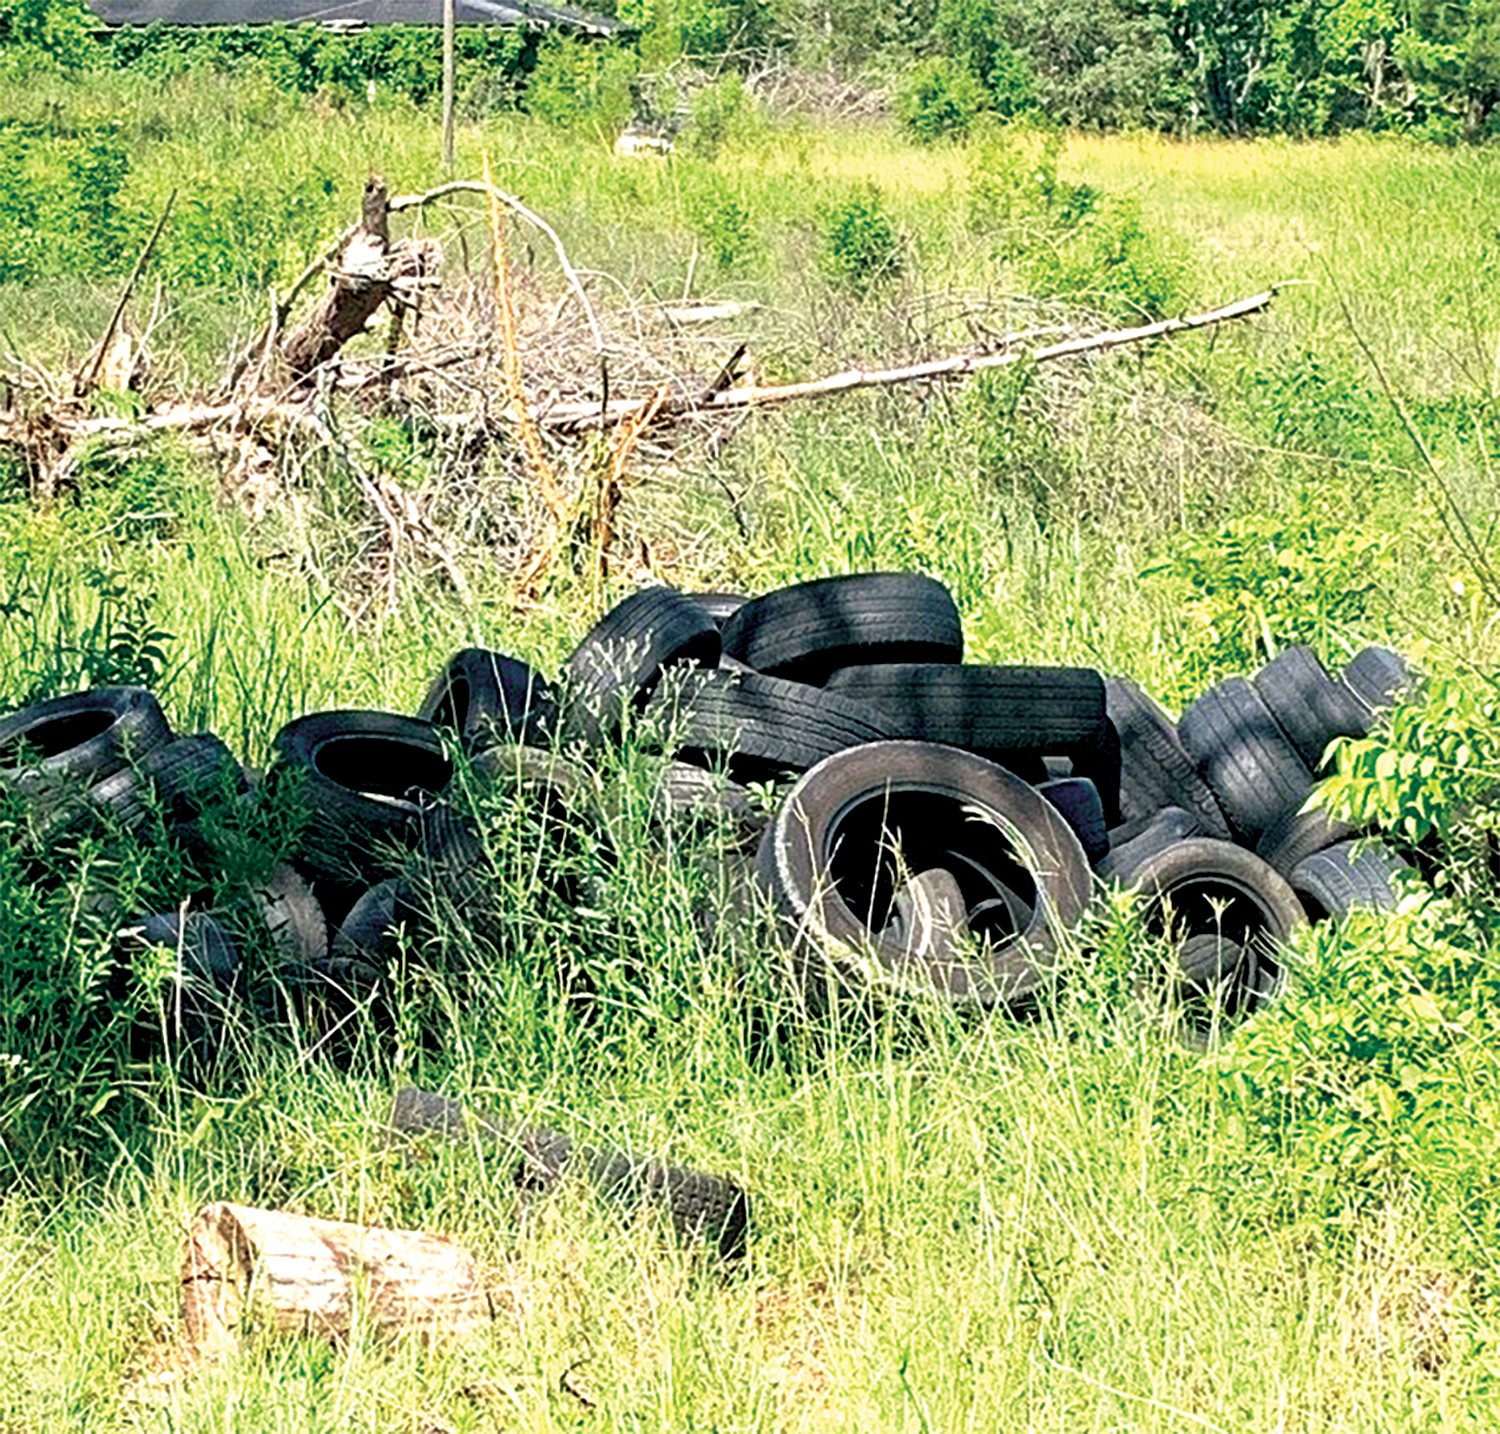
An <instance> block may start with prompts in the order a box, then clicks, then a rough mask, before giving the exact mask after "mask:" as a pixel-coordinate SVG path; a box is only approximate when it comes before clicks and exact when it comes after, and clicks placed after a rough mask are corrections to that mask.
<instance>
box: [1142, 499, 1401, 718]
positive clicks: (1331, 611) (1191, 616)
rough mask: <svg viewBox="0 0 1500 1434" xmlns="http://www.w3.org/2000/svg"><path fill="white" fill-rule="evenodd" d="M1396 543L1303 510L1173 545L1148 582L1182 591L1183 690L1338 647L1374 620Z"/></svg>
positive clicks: (1379, 532) (1380, 532)
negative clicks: (1163, 580)
mask: <svg viewBox="0 0 1500 1434" xmlns="http://www.w3.org/2000/svg"><path fill="white" fill-rule="evenodd" d="M1395 541H1396V540H1395V536H1394V535H1393V534H1391V533H1389V532H1387V531H1386V530H1385V529H1384V528H1366V527H1362V526H1359V525H1356V524H1350V523H1348V522H1347V521H1342V520H1340V519H1339V518H1338V517H1336V516H1332V515H1329V516H1318V515H1316V514H1315V513H1314V512H1313V511H1311V510H1309V509H1307V508H1301V509H1300V510H1299V511H1298V512H1297V513H1296V514H1295V516H1292V517H1289V518H1283V517H1279V516H1277V515H1274V514H1265V515H1256V516H1254V517H1244V518H1235V519H1232V520H1231V521H1229V522H1227V523H1225V524H1224V525H1223V526H1221V527H1220V528H1218V529H1217V530H1213V531H1209V532H1193V531H1191V530H1189V531H1185V532H1182V533H1180V534H1179V535H1177V536H1176V537H1175V538H1174V539H1173V540H1172V542H1171V545H1170V548H1169V551H1168V554H1167V557H1166V559H1165V561H1163V562H1161V563H1159V564H1158V565H1156V566H1155V567H1153V568H1150V569H1148V570H1147V574H1148V576H1149V575H1152V574H1160V575H1165V576H1166V577H1167V578H1168V580H1169V581H1171V582H1173V583H1174V584H1176V585H1177V591H1178V594H1179V596H1178V598H1177V604H1176V605H1177V606H1178V609H1179V611H1181V612H1182V613H1183V615H1184V617H1185V618H1186V620H1187V623H1188V625H1189V628H1190V630H1191V633H1192V634H1193V635H1192V637H1191V638H1190V642H1191V646H1189V647H1188V648H1187V650H1185V651H1184V652H1183V654H1182V663H1181V671H1182V673H1183V681H1184V683H1185V685H1186V690H1188V691H1196V690H1198V689H1200V688H1201V687H1202V686H1203V685H1204V684H1205V683H1207V682H1210V681H1212V680H1214V679H1216V678H1218V677H1221V676H1225V675H1229V674H1234V673H1242V672H1246V671H1248V670H1250V669H1251V668H1253V667H1258V666H1259V665H1260V664H1261V663H1263V662H1265V661H1267V660H1268V659H1269V658H1271V657H1273V656H1274V655H1275V654H1276V653H1277V652H1278V651H1279V650H1280V649H1281V648H1283V647H1288V646H1292V645H1294V644H1296V643H1309V644H1311V645H1312V646H1313V647H1316V648H1319V649H1321V650H1323V651H1325V652H1326V651H1328V650H1329V649H1330V648H1331V647H1334V646H1335V638H1336V636H1338V635H1341V634H1342V633H1344V632H1346V631H1349V630H1350V629H1357V628H1359V627H1361V626H1362V625H1364V624H1366V622H1367V620H1368V619H1369V618H1371V617H1372V615H1373V614H1374V610H1375V608H1376V606H1377V604H1378V602H1379V583H1380V578H1381V576H1382V574H1383V572H1384V571H1385V568H1386V565H1387V562H1388V560H1389V558H1390V556H1391V554H1392V551H1393V549H1394V547H1395Z"/></svg>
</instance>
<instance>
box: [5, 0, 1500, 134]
mask: <svg viewBox="0 0 1500 1434" xmlns="http://www.w3.org/2000/svg"><path fill="white" fill-rule="evenodd" d="M589 8H591V9H593V10H594V11H596V12H601V13H604V14H608V15H611V16H613V17H614V18H616V19H617V20H618V21H619V22H620V25H621V30H620V33H619V34H618V35H617V36H616V37H615V38H613V39H611V40H609V41H607V42H599V41H592V40H582V39H577V38H569V37H566V36H561V35H557V34H547V35H541V34H539V33H531V34H524V35H523V34H521V33H520V32H516V31H498V30H497V31H479V30H477V29H473V28H470V27H465V29H464V30H463V31H461V40H462V44H461V47H460V61H461V64H462V65H464V66H465V68H466V70H467V71H468V72H469V74H468V79H469V81H470V88H471V89H473V88H474V87H475V86H476V85H477V86H478V89H479V91H480V92H482V93H483V95H485V96H486V97H487V101H488V102H489V103H491V104H496V103H499V104H507V105H517V106H520V107H522V108H526V107H528V96H527V91H528V88H529V82H530V81H531V79H532V78H533V76H535V77H536V78H537V79H539V80H541V81H542V82H543V83H542V84H541V85H539V86H538V88H537V90H536V93H537V94H539V95H540V94H545V95H547V96H548V101H547V102H548V104H550V105H551V106H552V108H554V109H555V108H556V105H557V95H556V93H555V92H556V90H557V88H558V85H559V83H560V84H561V86H562V88H563V89H564V90H567V89H570V88H571V89H576V90H578V91H579V95H578V100H579V104H578V105H575V106H574V107H573V108H574V109H579V108H582V109H584V110H586V109H587V108H588V104H587V100H588V93H589V91H590V88H591V87H592V88H593V89H595V90H597V89H599V88H600V78H599V77H600V76H601V75H602V76H605V77H612V78H613V79H614V80H615V81H619V80H620V78H621V77H625V78H626V79H627V80H628V79H629V77H630V76H632V75H634V74H647V73H651V72H653V71H657V72H659V71H660V70H662V69H663V68H667V67H670V66H672V65H674V64H676V63H677V62H679V61H686V62H688V63H690V64H696V65H699V66H702V67H706V68H708V69H710V70H716V71H739V72H747V71H752V70H754V69H756V68H758V67H763V66H764V65H766V64H768V63H777V62H789V63H793V64H800V65H804V66H810V67H818V68H832V69H834V70H836V71H838V72H840V73H841V74H842V75H844V76H845V77H848V78H859V77H863V78H867V79H869V80H871V81H873V82H877V83H879V82H889V83H890V84H891V87H892V89H893V91H894V92H895V94H896V102H897V109H898V113H899V114H900V115H901V117H902V118H903V120H904V121H905V122H906V123H907V125H908V128H910V129H911V130H912V132H913V133H914V134H916V135H917V136H918V137H921V138H938V137H942V136H948V135H955V134H960V133H962V132H963V131H964V130H965V129H966V128H967V127H968V126H969V125H970V124H971V123H972V122H973V121H974V119H975V118H977V117H978V116H979V115H980V114H983V113H985V112H986V111H994V112H997V113H999V114H1001V115H1017V114H1024V113H1028V112H1034V113H1038V114H1044V115H1046V116H1049V117H1050V118H1052V119H1054V120H1056V121H1059V122H1061V123H1063V124H1066V125H1070V126H1077V127H1094V128H1101V129H1152V130H1160V131H1166V132H1171V133H1181V134H1190V133H1200V132H1209V133H1219V134H1228V135H1253V134H1291V135H1326V134H1335V133H1338V132H1340V131H1344V130H1349V129H1366V130H1400V131H1404V132H1408V133H1417V134H1420V135H1425V136H1427V137H1430V138H1433V139H1438V140H1444V141H1449V142H1452V141H1458V140H1468V141H1479V140H1484V139H1487V138H1491V137H1494V136H1495V135H1497V134H1500V0H906V3H903V4H901V5H892V4H890V3H888V0H593V3H592V5H591V6H590V7H589ZM398 32H401V33H398ZM432 41H433V36H432V33H431V32H430V31H429V30H413V31H409V32H404V27H396V26H385V27H379V28H378V29H374V30H371V31H369V32H367V33H365V34H363V35H348V34H338V35H333V34H326V33H325V32H322V31H319V30H316V29H314V28H312V27H309V26H298V27H283V26H271V27H259V28H258V29H257V30H254V31H249V30H246V29H244V28H238V29H236V28H233V27H222V26H219V27H210V28H207V29H203V30H198V31H187V30H173V31H166V30H161V29H158V28H157V27H151V28H149V29H146V30H127V31H121V32H117V33H116V34H113V35H109V36H106V35H104V34H103V33H102V31H101V28H100V26H99V24H98V22H97V21H96V20H95V19H94V18H93V16H92V15H91V14H90V12H89V11H88V10H87V9H86V8H85V7H84V5H83V4H82V0H0V58H3V57H4V56H6V55H11V56H15V55H17V54H20V53H44V54H46V55H48V56H50V57H51V58H53V59H54V60H56V61H57V62H58V63H62V64H65V65H67V66H69V67H72V68H80V67H88V66H91V65H94V64H99V63H106V64H113V65H115V66H119V67H124V68H146V69H153V70H157V71H160V70H161V69H163V68H172V67H176V66H185V65H187V64H190V63H204V62H206V63H212V64H218V65H221V66H226V67H228V66H236V67H237V66H240V65H243V64H244V63H246V62H247V61H249V60H253V59H255V58H256V57H260V58H261V59H262V60H263V61H264V62H265V63H267V64H270V65H272V66H273V67H276V68H278V70H279V71H281V72H282V73H281V75H280V76H279V77H280V78H282V79H285V80H286V81H287V82H289V83H291V84H293V85H295V86H296V87H298V88H303V89H316V88H328V87H330V86H331V87H334V88H338V87H339V86H343V87H344V88H347V89H349V90H350V91H351V92H352V91H353V90H354V89H355V88H356V87H359V88H363V87H364V86H365V85H366V84H367V83H368V82H370V81H372V80H374V81H380V82H383V83H387V84H389V85H391V86H392V87H394V88H397V89H400V90H401V91H402V92H404V93H407V94H409V95H410V96H411V98H413V99H414V100H416V101H417V102H419V103H426V102H428V101H430V100H431V99H432V98H433V97H434V95H435V93H436V89H437V81H438V69H437V59H436V53H435V51H436V47H435V46H434V45H433V43H432ZM605 88H608V84H607V83H606V85H605ZM565 108H566V106H565ZM616 108H618V107H617V106H616Z"/></svg>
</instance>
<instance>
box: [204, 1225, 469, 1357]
mask: <svg viewBox="0 0 1500 1434" xmlns="http://www.w3.org/2000/svg"><path fill="white" fill-rule="evenodd" d="M356 1313H362V1314H363V1315H364V1316H365V1317H366V1318H368V1319H369V1320H370V1321H371V1322H372V1323H373V1324H374V1325H375V1326H376V1327H377V1328H379V1329H381V1330H383V1331H386V1332H395V1331H398V1330H416V1331H418V1332H420V1333H423V1334H428V1335H434V1334H444V1333H446V1334H464V1333H467V1332H469V1331H470V1330H473V1329H477V1328H479V1327H480V1326H482V1325H483V1324H485V1323H487V1322H488V1320H489V1319H490V1304H489V1298H488V1296H487V1295H486V1293H485V1290H484V1285H483V1282H482V1280H481V1278H480V1273H479V1268H478V1266H477V1265H476V1264H475V1261H474V1257H473V1256H472V1255H471V1254H469V1252H468V1251H467V1250H464V1249H461V1248H460V1247H459V1246H458V1245H455V1244H453V1243H452V1241H449V1240H443V1239H439V1238H438V1237H436V1236H434V1235H423V1234H418V1233H416V1232H414V1231H410V1230H384V1229H379V1228H367V1227H365V1226H362V1225H353V1224H345V1223H341V1222H338V1221H334V1220H316V1219H311V1218H308V1217H306V1216H302V1215H289V1214H286V1213H285V1212H283V1211H279V1210H257V1209H253V1208H251V1207H249V1206H245V1205H229V1204H222V1203H220V1204H214V1205H206V1206H204V1207H203V1209H201V1210H200V1211H199V1212H198V1214H197V1215H196V1217H195V1218H194V1220H193V1224H192V1227H191V1229H190V1230H189V1231H188V1236H187V1240H186V1242H185V1244H184V1246H183V1252H182V1324H183V1333H184V1336H185V1339H186V1343H187V1345H188V1348H189V1349H190V1350H191V1351H192V1353H193V1354H194V1355H196V1356H199V1357H205V1356H206V1357H212V1356H214V1355H217V1354H220V1353H224V1352H226V1351H227V1350H229V1349H231V1348H233V1347H234V1345H235V1343H236V1342H237V1339H238V1336H239V1334H240V1332H241V1330H242V1329H244V1328H245V1327H246V1326H248V1325H254V1326H258V1327H260V1328H263V1329H270V1330H274V1331H277V1332H280V1333H285V1334H314V1335H321V1336H324V1337H326V1338H333V1339H338V1338H342V1337H343V1336H344V1335H346V1334H347V1333H348V1332H349V1329H350V1325H351V1322H352V1321H353V1319H354V1318H355V1315H356Z"/></svg>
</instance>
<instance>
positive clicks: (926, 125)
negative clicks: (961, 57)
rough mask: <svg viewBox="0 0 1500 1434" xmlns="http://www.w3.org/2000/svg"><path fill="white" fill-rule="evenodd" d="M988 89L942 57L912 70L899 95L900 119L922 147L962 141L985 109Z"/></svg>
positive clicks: (898, 109) (924, 62) (897, 96)
mask: <svg viewBox="0 0 1500 1434" xmlns="http://www.w3.org/2000/svg"><path fill="white" fill-rule="evenodd" d="M985 102H986V97H985V92H984V86H983V85H981V84H980V83H979V81H978V80H976V79H975V78H974V76H973V75H972V74H971V73H970V72H969V71H968V70H966V69H963V68H961V67H960V66H958V65H955V64H954V63H953V61H952V60H949V59H946V58H944V57H941V56H939V57H938V58H936V59H932V60H923V61H922V62H921V63H920V64H918V65H915V66H913V67H912V69H911V70H909V71H908V72H907V75H906V78H905V79H903V80H902V82H901V87H900V89H899V90H898V91H897V92H896V117H897V118H898V119H899V120H900V121H901V127H902V128H903V129H904V130H905V131H906V132H907V134H909V135H910V136H911V137H912V138H913V139H915V140H917V141H918V142H919V143H921V144H934V143H936V142H937V141H938V140H944V139H962V138H963V137H964V136H965V135H967V134H968V133H969V130H970V128H971V127H972V126H973V123H974V121H975V119H976V118H977V117H978V115H979V113H980V111H981V110H983V109H984V108H985Z"/></svg>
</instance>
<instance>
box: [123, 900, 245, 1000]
mask: <svg viewBox="0 0 1500 1434" xmlns="http://www.w3.org/2000/svg"><path fill="white" fill-rule="evenodd" d="M119 939H120V940H121V941H122V942H124V943H125V944H126V946H127V947H128V948H136V949H139V948H142V947H146V946H165V947H167V948H168V949H169V950H171V951H174V952H176V953H177V955H178V957H179V959H180V963H181V964H180V971H181V974H182V975H183V976H184V977H186V978H188V980H189V981H193V982H197V983H199V984H200V985H201V986H202V988H204V989H206V990H212V991H216V992H219V993H221V994H227V993H229V992H231V991H233V990H234V988H235V986H236V985H237V984H238V982H239V979H240V973H241V969H242V967H243V964H244V963H243V961H242V959H241V956H240V952H239V948H238V947H237V946H236V945H235V944H234V942H233V941H232V940H231V939H230V937H229V934H228V932H227V931H226V930H225V929H224V927H223V926H222V925H221V924H220V923H219V921H218V919H217V918H216V917H214V916H212V915H211V914H209V913H207V912H203V911H191V912H188V913H187V914H186V915H183V913H181V912H178V911H168V912H163V913H161V914H159V915H156V916H143V917H141V918H140V919H139V920H137V921H132V922H131V923H130V924H129V925H128V926H126V927H123V928H122V929H121V931H120V932H119Z"/></svg>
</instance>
